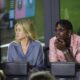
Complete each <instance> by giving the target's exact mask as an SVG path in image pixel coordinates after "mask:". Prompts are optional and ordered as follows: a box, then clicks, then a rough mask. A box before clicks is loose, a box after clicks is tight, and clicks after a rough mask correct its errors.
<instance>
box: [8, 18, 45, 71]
mask: <svg viewBox="0 0 80 80" xmlns="http://www.w3.org/2000/svg"><path fill="white" fill-rule="evenodd" d="M14 30H15V41H13V42H11V43H10V45H9V47H8V52H7V54H8V55H7V57H8V58H7V61H8V62H18V61H19V62H29V64H30V65H32V66H34V67H36V68H38V69H41V68H43V66H44V56H43V55H44V53H43V49H42V46H41V43H40V42H39V41H37V40H36V37H35V32H34V28H33V24H32V22H31V21H30V20H24V19H23V20H19V21H18V22H17V23H16V24H15V27H14Z"/></svg>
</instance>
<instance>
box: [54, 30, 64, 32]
mask: <svg viewBox="0 0 80 80" xmlns="http://www.w3.org/2000/svg"><path fill="white" fill-rule="evenodd" d="M55 31H56V32H58V31H59V32H63V31H64V29H56V30H55Z"/></svg>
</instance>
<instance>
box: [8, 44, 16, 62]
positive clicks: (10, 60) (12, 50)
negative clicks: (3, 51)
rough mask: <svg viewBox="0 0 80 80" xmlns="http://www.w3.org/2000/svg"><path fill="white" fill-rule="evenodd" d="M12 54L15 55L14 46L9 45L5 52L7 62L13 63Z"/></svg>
mask: <svg viewBox="0 0 80 80" xmlns="http://www.w3.org/2000/svg"><path fill="white" fill-rule="evenodd" d="M14 53H15V49H14V46H13V45H12V44H10V45H9V46H8V50H7V62H13V57H14Z"/></svg>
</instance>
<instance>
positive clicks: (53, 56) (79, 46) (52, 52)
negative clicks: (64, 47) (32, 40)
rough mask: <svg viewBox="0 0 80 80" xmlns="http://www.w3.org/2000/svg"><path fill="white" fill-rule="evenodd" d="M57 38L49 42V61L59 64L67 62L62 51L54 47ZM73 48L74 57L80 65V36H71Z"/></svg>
mask: <svg viewBox="0 0 80 80" xmlns="http://www.w3.org/2000/svg"><path fill="white" fill-rule="evenodd" d="M55 40H56V37H53V38H51V39H50V42H49V61H50V62H57V61H66V59H65V57H64V54H63V52H62V51H61V50H59V49H57V48H56V47H55V45H54V42H55ZM70 46H71V48H72V53H73V56H74V57H75V59H76V61H77V62H78V63H80V36H78V35H76V34H73V35H72V36H71V45H70Z"/></svg>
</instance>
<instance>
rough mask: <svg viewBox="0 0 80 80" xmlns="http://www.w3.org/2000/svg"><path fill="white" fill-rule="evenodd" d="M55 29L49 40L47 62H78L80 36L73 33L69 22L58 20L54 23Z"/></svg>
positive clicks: (79, 61) (79, 58) (79, 59)
mask: <svg viewBox="0 0 80 80" xmlns="http://www.w3.org/2000/svg"><path fill="white" fill-rule="evenodd" d="M55 30H56V31H55V36H54V37H52V38H51V39H50V42H49V62H67V61H71V62H72V61H73V62H77V63H80V36H78V35H76V34H74V33H73V26H72V24H71V22H70V21H68V20H64V19H63V20H59V21H58V22H57V23H56V25H55ZM78 75H79V76H80V74H78ZM79 76H78V77H79ZM61 80H65V79H61ZM77 80H78V79H77ZM79 80H80V78H79Z"/></svg>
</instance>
